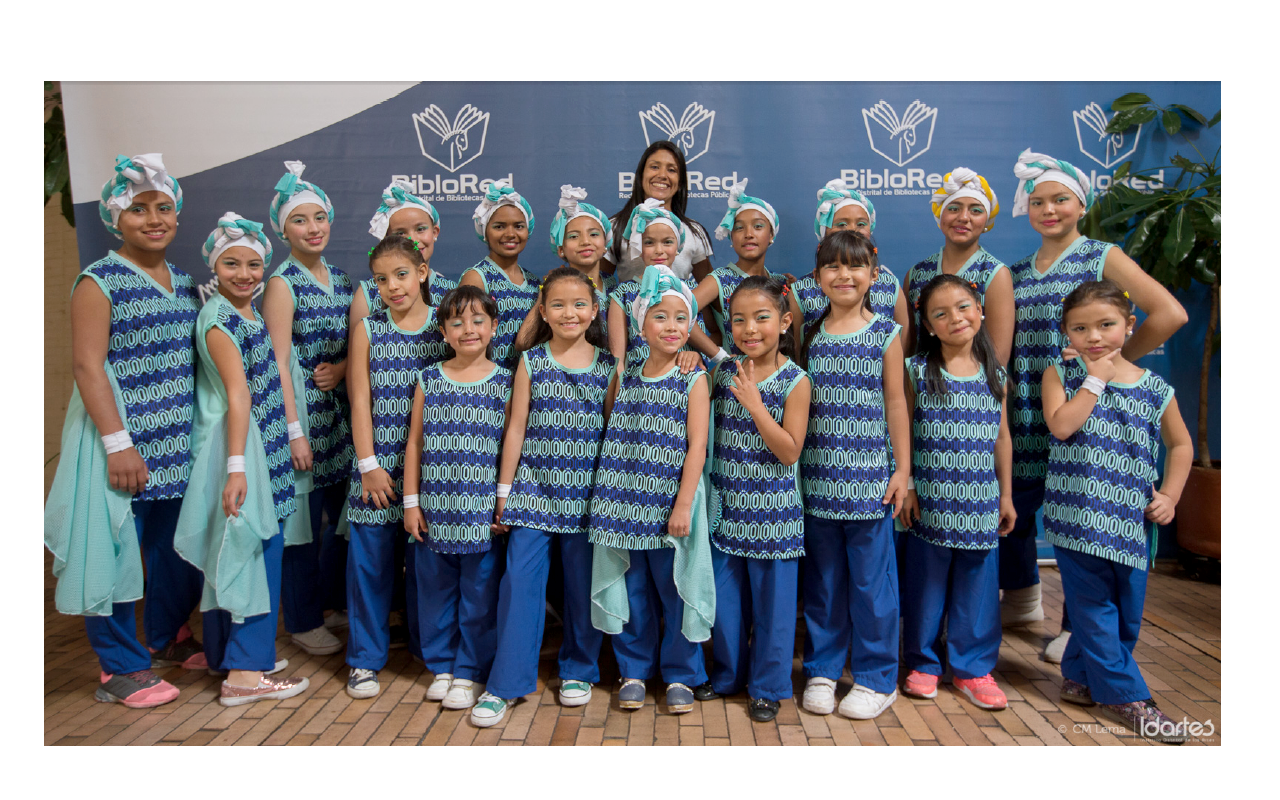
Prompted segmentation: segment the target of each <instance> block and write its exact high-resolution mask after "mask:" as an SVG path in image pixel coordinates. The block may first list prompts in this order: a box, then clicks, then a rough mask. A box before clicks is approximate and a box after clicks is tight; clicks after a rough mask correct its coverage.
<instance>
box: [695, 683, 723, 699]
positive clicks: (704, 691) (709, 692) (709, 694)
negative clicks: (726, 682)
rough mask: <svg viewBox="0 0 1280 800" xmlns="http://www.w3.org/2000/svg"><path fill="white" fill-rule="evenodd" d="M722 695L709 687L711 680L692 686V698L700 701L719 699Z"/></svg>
mask: <svg viewBox="0 0 1280 800" xmlns="http://www.w3.org/2000/svg"><path fill="white" fill-rule="evenodd" d="M723 696H724V695H722V694H720V693H719V692H717V691H716V690H715V689H712V688H711V681H706V682H704V683H700V684H698V685H697V686H695V687H693V699H695V700H697V701H698V702H700V703H705V702H706V701H708V700H719V699H720V698H721V697H723Z"/></svg>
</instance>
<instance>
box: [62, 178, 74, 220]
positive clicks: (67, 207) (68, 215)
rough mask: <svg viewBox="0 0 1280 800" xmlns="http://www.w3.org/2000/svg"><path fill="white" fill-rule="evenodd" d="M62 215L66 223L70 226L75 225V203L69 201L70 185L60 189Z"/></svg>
mask: <svg viewBox="0 0 1280 800" xmlns="http://www.w3.org/2000/svg"><path fill="white" fill-rule="evenodd" d="M62 216H63V218H65V219H66V220H67V224H68V225H70V226H71V227H73V228H74V227H75V226H76V211H75V205H74V204H73V203H72V202H71V187H70V186H67V188H65V189H63V190H62Z"/></svg>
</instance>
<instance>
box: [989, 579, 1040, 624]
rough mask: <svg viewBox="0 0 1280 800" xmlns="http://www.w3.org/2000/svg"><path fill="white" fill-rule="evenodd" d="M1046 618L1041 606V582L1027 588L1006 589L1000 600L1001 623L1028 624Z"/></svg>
mask: <svg viewBox="0 0 1280 800" xmlns="http://www.w3.org/2000/svg"><path fill="white" fill-rule="evenodd" d="M1042 619H1044V609H1043V608H1042V607H1041V606H1040V584H1038V583H1036V584H1032V585H1031V586H1028V587H1026V588H1025V589H1005V591H1004V599H1002V600H1001V601H1000V624H1001V625H1003V626H1006V627H1007V626H1010V625H1026V624H1027V623H1029V622H1039V621H1040V620H1042Z"/></svg>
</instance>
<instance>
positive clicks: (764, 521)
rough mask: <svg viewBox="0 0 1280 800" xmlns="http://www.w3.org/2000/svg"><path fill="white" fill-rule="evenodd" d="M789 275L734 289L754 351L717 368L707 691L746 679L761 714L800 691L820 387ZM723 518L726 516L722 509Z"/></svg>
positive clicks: (747, 344) (735, 325)
mask: <svg viewBox="0 0 1280 800" xmlns="http://www.w3.org/2000/svg"><path fill="white" fill-rule="evenodd" d="M789 291H790V290H789V289H788V288H787V286H786V284H784V283H782V281H780V280H777V279H775V278H770V277H763V276H752V277H750V278H747V279H746V280H744V281H743V282H742V283H741V284H740V285H739V286H738V288H737V290H736V291H735V292H734V293H733V296H732V297H731V298H729V302H728V311H729V321H730V332H731V334H732V335H733V341H734V345H735V347H737V348H738V349H740V350H742V351H743V352H744V353H746V355H745V356H742V357H740V358H736V359H732V360H729V361H725V362H723V363H722V364H720V366H719V367H717V368H716V373H715V377H714V379H713V381H712V390H711V404H712V411H713V413H714V415H715V420H716V426H715V433H714V443H715V447H714V458H713V460H712V464H711V484H712V486H713V487H714V489H715V491H714V493H713V494H714V495H715V497H713V499H712V507H713V509H714V508H716V507H717V506H718V508H719V514H718V517H719V524H718V525H714V524H713V525H712V533H711V541H712V544H713V545H715V546H714V547H713V548H712V551H711V560H712V565H713V567H714V569H715V580H716V620H715V628H714V629H713V630H712V637H711V652H712V655H713V656H714V659H715V664H714V665H713V667H712V669H711V681H710V686H705V687H701V689H702V690H701V691H700V692H699V693H698V694H699V697H700V698H701V699H712V698H715V697H718V696H720V695H726V694H734V693H736V692H739V691H741V690H742V689H743V687H744V686H745V687H746V689H747V693H748V695H749V696H750V703H749V706H748V713H749V714H750V715H751V718H752V719H754V720H756V721H757V722H768V721H770V720H772V719H773V718H774V717H775V716H777V714H778V707H779V703H778V701H779V700H782V699H783V698H786V697H790V696H791V660H792V657H793V655H794V651H795V638H796V637H795V634H796V589H797V587H796V580H797V577H798V573H799V567H800V557H801V556H803V555H804V508H803V505H802V503H801V497H800V486H799V477H800V476H799V463H798V462H799V459H800V452H801V450H802V449H803V447H804V439H805V429H806V427H807V426H808V423H809V400H810V396H811V387H810V382H809V378H808V376H807V375H806V374H805V372H804V370H802V369H801V368H800V367H799V366H798V365H797V364H796V363H795V361H793V360H792V358H791V357H792V356H793V355H794V354H795V350H794V349H793V343H794V341H795V339H794V337H793V336H792V335H791V333H792V332H791V326H792V325H794V324H798V320H795V318H794V317H793V316H792V313H791V312H790V311H789V310H788V307H789V304H788V301H787V295H788V294H789ZM711 517H712V519H715V518H716V517H717V513H716V512H715V510H713V511H712V512H711Z"/></svg>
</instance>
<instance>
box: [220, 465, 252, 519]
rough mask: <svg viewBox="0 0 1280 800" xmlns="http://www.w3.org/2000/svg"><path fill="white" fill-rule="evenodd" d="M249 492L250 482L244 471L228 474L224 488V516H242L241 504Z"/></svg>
mask: <svg viewBox="0 0 1280 800" xmlns="http://www.w3.org/2000/svg"><path fill="white" fill-rule="evenodd" d="M248 493H249V482H248V481H246V480H245V477H244V473H243V472H231V473H228V474H227V485H226V487H225V488H223V490H222V515H223V516H224V517H238V516H240V506H242V505H244V498H245V495H247V494H248Z"/></svg>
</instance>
